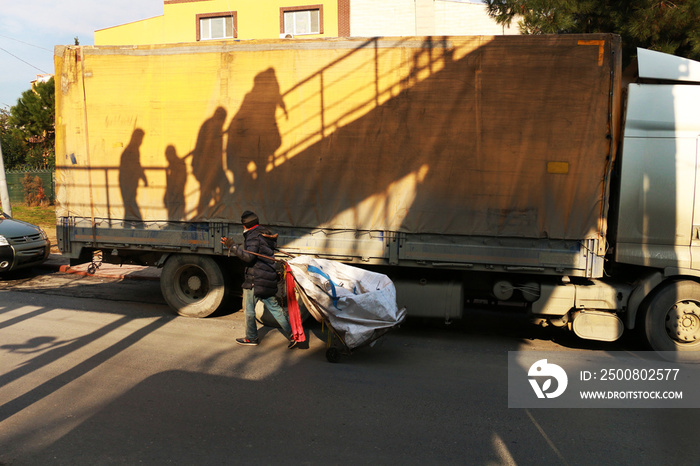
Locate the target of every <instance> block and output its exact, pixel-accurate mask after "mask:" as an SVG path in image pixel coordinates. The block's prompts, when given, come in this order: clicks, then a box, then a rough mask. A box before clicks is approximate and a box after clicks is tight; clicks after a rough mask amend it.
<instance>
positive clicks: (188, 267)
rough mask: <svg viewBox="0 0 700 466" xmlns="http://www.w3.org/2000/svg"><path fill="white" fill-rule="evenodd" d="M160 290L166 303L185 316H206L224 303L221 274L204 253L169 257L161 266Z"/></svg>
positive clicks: (216, 264)
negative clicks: (202, 254)
mask: <svg viewBox="0 0 700 466" xmlns="http://www.w3.org/2000/svg"><path fill="white" fill-rule="evenodd" d="M160 289H161V292H162V293H163V298H164V299H165V301H166V302H167V303H168V305H169V306H170V307H171V308H173V310H175V312H177V313H178V314H180V315H181V316H185V317H206V316H208V315H210V314H211V313H213V312H214V311H216V310H217V309H219V307H221V306H222V305H224V304H225V303H226V295H227V289H226V280H225V276H224V273H223V271H222V268H221V267H220V266H219V264H218V263H217V262H216V261H215V260H214V259H213V258H211V257H208V256H201V255H196V254H192V255H190V254H175V255H172V256H170V257H169V258H168V260H167V261H166V262H165V265H164V266H163V271H162V273H161V276H160Z"/></svg>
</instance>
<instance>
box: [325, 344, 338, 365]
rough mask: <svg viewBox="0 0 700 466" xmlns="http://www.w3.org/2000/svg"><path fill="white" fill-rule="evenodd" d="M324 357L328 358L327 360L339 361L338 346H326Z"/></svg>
mask: <svg viewBox="0 0 700 466" xmlns="http://www.w3.org/2000/svg"><path fill="white" fill-rule="evenodd" d="M326 359H328V362H338V361H340V351H338V348H333V347H330V348H328V349H327V350H326Z"/></svg>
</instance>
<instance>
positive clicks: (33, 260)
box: [0, 211, 51, 273]
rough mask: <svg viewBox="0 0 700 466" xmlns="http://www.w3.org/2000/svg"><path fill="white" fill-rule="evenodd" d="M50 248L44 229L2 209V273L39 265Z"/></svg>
mask: <svg viewBox="0 0 700 466" xmlns="http://www.w3.org/2000/svg"><path fill="white" fill-rule="evenodd" d="M50 250H51V242H50V241H49V237H48V236H46V233H45V232H44V230H42V229H41V228H39V227H37V226H35V225H32V224H31V223H27V222H23V221H21V220H15V219H13V218H12V217H10V216H9V215H8V214H6V213H4V212H2V211H0V273H3V272H9V271H11V270H17V269H21V268H25V267H32V266H34V265H39V264H41V263H42V262H44V261H45V260H46V258H47V257H49V251H50Z"/></svg>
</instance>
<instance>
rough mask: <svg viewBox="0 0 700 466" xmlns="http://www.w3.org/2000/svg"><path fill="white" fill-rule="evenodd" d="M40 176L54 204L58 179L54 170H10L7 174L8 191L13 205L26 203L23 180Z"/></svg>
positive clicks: (47, 194)
mask: <svg viewBox="0 0 700 466" xmlns="http://www.w3.org/2000/svg"><path fill="white" fill-rule="evenodd" d="M27 173H29V175H30V176H32V177H34V176H38V177H39V178H41V183H42V184H43V186H44V193H45V194H46V197H48V198H49V199H50V200H51V202H52V203H53V201H54V199H55V189H56V179H55V171H54V170H24V171H23V170H9V171H7V172H6V173H5V176H6V178H7V190H8V191H9V192H10V202H11V203H13V204H14V203H22V204H23V203H24V189H23V188H22V180H23V179H24V177H25V175H26V174H27Z"/></svg>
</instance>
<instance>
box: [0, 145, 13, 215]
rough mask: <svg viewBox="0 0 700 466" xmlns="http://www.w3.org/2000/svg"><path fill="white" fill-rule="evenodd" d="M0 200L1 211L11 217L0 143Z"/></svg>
mask: <svg viewBox="0 0 700 466" xmlns="http://www.w3.org/2000/svg"><path fill="white" fill-rule="evenodd" d="M0 202H1V203H2V209H0V210H2V211H4V212H5V213H7V215H9V216H10V217H12V206H11V205H10V192H9V191H8V190H7V177H6V176H5V162H4V160H3V158H2V144H0Z"/></svg>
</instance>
